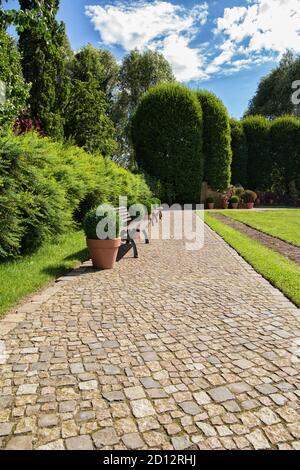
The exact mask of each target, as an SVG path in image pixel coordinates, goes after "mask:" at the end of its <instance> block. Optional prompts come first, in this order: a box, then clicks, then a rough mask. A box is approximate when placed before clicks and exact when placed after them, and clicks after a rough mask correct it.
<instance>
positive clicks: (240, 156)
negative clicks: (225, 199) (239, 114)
mask: <svg viewBox="0 0 300 470" xmlns="http://www.w3.org/2000/svg"><path fill="white" fill-rule="evenodd" d="M230 128H231V149H232V165H231V173H232V176H231V182H232V184H234V185H238V184H240V185H242V186H246V185H247V140H246V135H245V132H244V129H243V125H242V123H241V122H240V121H237V120H236V119H230Z"/></svg>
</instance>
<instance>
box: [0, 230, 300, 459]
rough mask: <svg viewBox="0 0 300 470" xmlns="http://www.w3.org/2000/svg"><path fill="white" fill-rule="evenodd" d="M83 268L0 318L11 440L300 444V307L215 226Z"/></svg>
mask: <svg viewBox="0 0 300 470" xmlns="http://www.w3.org/2000/svg"><path fill="white" fill-rule="evenodd" d="M74 274H76V275H74V276H67V277H66V278H64V280H62V281H60V282H58V283H57V284H56V285H54V286H53V287H50V288H48V289H47V290H45V291H44V292H42V293H41V294H39V295H37V296H35V297H34V298H33V299H32V301H31V302H30V303H27V304H24V305H23V306H21V307H20V308H19V309H18V313H12V314H9V315H7V316H6V317H5V318H3V319H2V320H1V321H0V339H1V343H0V345H1V356H0V363H1V365H0V392H1V396H0V447H2V448H7V449H31V448H33V449H178V450H182V449H220V448H222V449H224V448H225V449H253V448H255V449H278V448H279V449H300V418H299V408H300V403H299V397H300V387H299V369H300V360H299V352H300V351H299V350H300V323H299V318H300V317H299V310H298V309H297V308H296V307H294V306H293V305H292V304H291V303H290V302H289V301H288V300H286V299H285V298H284V297H283V295H282V294H281V293H279V292H278V291H277V290H275V289H274V288H272V287H271V286H270V285H269V284H268V283H267V282H266V281H264V280H263V279H262V278H261V277H260V276H259V275H257V274H256V273H255V272H254V271H253V269H252V268H251V267H249V265H247V264H246V263H245V262H244V261H243V260H242V259H241V258H240V257H239V256H238V255H237V254H236V253H235V252H234V251H233V250H232V249H231V248H229V247H228V245H226V244H225V242H223V241H222V240H221V239H220V238H219V237H218V236H217V235H216V234H214V233H213V232H211V230H210V229H208V228H206V242H205V247H204V248H203V249H202V250H201V251H197V252H187V251H185V248H184V244H183V242H182V241H175V240H170V241H153V242H152V243H151V244H150V245H149V246H145V245H143V244H141V245H140V259H139V260H134V259H131V258H130V257H129V258H126V259H124V260H123V261H122V262H121V263H119V264H118V265H117V268H116V269H115V270H114V271H113V272H93V271H92V270H91V269H88V268H86V267H83V268H81V269H79V270H77V272H76V273H74ZM297 354H298V356H297Z"/></svg>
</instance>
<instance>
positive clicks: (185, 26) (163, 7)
mask: <svg viewBox="0 0 300 470" xmlns="http://www.w3.org/2000/svg"><path fill="white" fill-rule="evenodd" d="M86 14H87V15H88V16H89V17H90V18H91V21H92V23H93V25H94V28H95V29H96V31H98V32H99V34H100V36H101V40H102V42H103V43H104V44H106V45H108V46H115V45H118V46H122V47H123V49H124V50H125V51H130V50H132V49H134V48H137V49H139V50H144V49H147V48H148V49H155V50H159V51H160V52H162V53H163V54H164V56H165V57H166V58H167V59H168V60H169V62H170V63H171V64H172V66H173V71H174V74H175V76H176V78H177V79H178V80H180V81H188V80H193V79H199V78H202V77H204V76H205V73H204V72H203V59H202V54H201V50H200V49H199V48H197V47H191V45H190V44H191V42H192V41H193V39H194V38H195V36H196V35H197V34H198V33H199V32H200V30H201V26H203V25H204V24H205V22H206V20H207V16H208V5H207V3H202V4H199V5H196V6H195V7H194V8H191V9H187V8H185V7H184V6H179V5H174V4H173V3H170V2H167V1H160V0H156V1H154V2H150V3H149V2H146V1H142V2H131V3H130V4H129V3H128V2H122V3H116V4H110V5H105V6H100V5H93V6H86Z"/></svg>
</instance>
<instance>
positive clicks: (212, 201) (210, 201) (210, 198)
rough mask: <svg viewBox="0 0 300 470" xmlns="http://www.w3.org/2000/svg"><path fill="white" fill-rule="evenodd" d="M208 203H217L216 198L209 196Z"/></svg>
mask: <svg viewBox="0 0 300 470" xmlns="http://www.w3.org/2000/svg"><path fill="white" fill-rule="evenodd" d="M206 202H207V204H214V203H215V198H214V197H212V196H209V197H208V198H207V199H206Z"/></svg>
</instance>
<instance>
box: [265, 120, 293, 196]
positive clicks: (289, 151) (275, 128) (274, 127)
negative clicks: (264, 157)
mask: <svg viewBox="0 0 300 470" xmlns="http://www.w3.org/2000/svg"><path fill="white" fill-rule="evenodd" d="M270 137H271V138H270V141H271V157H272V160H273V162H274V165H275V168H274V170H276V171H277V178H280V179H281V180H282V181H283V184H284V186H285V189H286V191H287V192H288V191H289V188H290V185H291V183H294V184H295V186H296V188H297V190H298V191H300V119H297V118H295V117H293V116H284V117H280V118H277V119H275V120H274V121H272V122H271V129H270ZM274 170H273V175H274V172H275V171H274Z"/></svg>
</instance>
